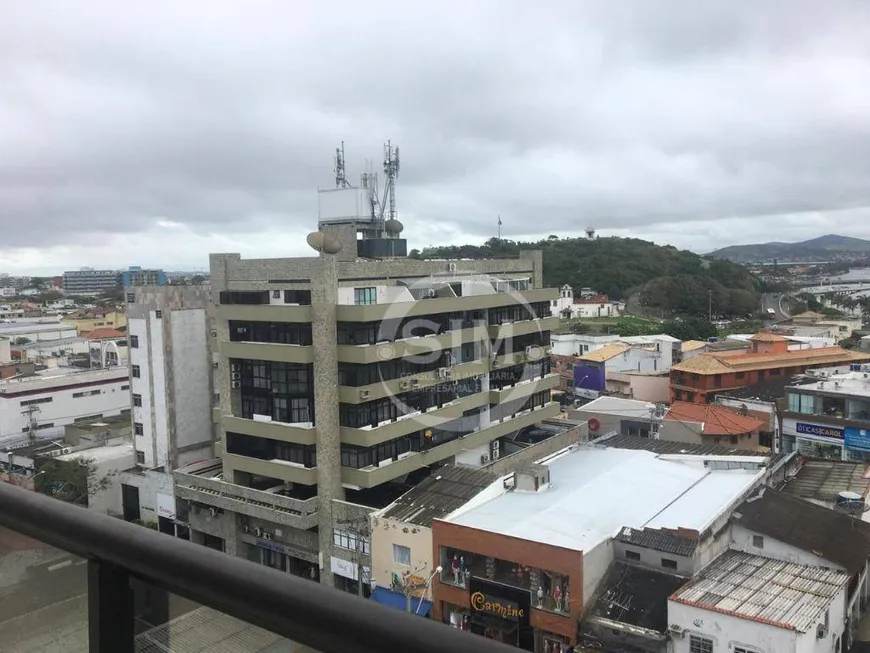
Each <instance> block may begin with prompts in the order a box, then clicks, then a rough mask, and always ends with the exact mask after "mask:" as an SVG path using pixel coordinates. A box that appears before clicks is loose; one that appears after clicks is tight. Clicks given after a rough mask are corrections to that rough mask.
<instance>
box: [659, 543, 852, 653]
mask: <svg viewBox="0 0 870 653" xmlns="http://www.w3.org/2000/svg"><path fill="white" fill-rule="evenodd" d="M848 581H849V576H848V574H845V573H843V572H841V571H837V570H834V569H829V568H825V567H821V566H810V565H804V564H798V563H791V562H783V561H780V560H776V559H773V558H768V557H762V556H759V555H752V554H750V553H742V552H739V551H729V552H728V553H726V554H725V555H723V556H721V557H719V558H717V559H716V560H715V561H714V562H713V563H712V564H710V565H709V566H708V567H706V568H705V569H704V570H703V571H702V572H701V573H700V574H699V575H698V576H697V577H696V578H695V579H693V580H692V581H691V582H689V583H688V584H687V585H685V586H683V587H682V588H680V589H679V590H677V592H675V593H674V594H673V595H672V596H671V598H670V599H669V600H668V623H669V626H668V629H669V631H670V633H671V637H672V640H673V649H672V650H673V652H674V653H713V652H714V651H732V652H733V653H762V652H763V653H792V652H794V653H798V652H801V653H813V652H818V653H839V652H840V651H842V650H844V648H845V644H844V641H843V635H844V630H845V614H846V583H847V582H848Z"/></svg>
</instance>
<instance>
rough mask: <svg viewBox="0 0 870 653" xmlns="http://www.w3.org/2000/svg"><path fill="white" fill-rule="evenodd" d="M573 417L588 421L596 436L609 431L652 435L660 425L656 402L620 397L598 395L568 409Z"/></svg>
mask: <svg viewBox="0 0 870 653" xmlns="http://www.w3.org/2000/svg"><path fill="white" fill-rule="evenodd" d="M568 416H569V417H570V418H571V419H577V420H583V421H586V422H587V423H588V428H589V436H590V437H591V438H593V439H595V438H598V437H601V436H603V435H606V434H608V433H620V434H623V435H639V436H642V437H650V435H651V434H653V433H655V431H656V429H657V427H658V421H659V417H660V416H659V415H657V414H656V404H654V403H651V402H648V401H636V400H634V399H623V398H620V397H599V398H597V399H595V400H593V401H590V402H589V403H587V404H584V405H583V406H580V407H578V408H575V409H573V410H570V411H568Z"/></svg>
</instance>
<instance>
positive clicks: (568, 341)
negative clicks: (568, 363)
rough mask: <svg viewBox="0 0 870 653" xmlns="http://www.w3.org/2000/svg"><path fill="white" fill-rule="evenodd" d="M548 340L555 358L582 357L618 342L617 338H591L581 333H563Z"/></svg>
mask: <svg viewBox="0 0 870 653" xmlns="http://www.w3.org/2000/svg"><path fill="white" fill-rule="evenodd" d="M550 338H551V341H550V343H551V347H550V350H551V351H552V353H553V354H554V355H556V356H582V355H583V354H588V353H589V352H592V351H595V350H596V349H601V348H602V347H604V346H605V345H610V344H613V343H614V342H619V336H591V335H587V334H583V333H563V334H559V335H553V336H551V337H550Z"/></svg>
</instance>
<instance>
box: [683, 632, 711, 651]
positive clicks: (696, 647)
mask: <svg viewBox="0 0 870 653" xmlns="http://www.w3.org/2000/svg"><path fill="white" fill-rule="evenodd" d="M689 653H713V640H712V639H710V638H708V637H701V636H700V635H689Z"/></svg>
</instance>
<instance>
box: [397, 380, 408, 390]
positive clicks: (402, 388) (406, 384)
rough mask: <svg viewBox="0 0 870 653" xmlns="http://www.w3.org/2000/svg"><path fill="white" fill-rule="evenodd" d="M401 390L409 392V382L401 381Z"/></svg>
mask: <svg viewBox="0 0 870 653" xmlns="http://www.w3.org/2000/svg"><path fill="white" fill-rule="evenodd" d="M399 389H401V390H407V389H408V382H407V381H399Z"/></svg>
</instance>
